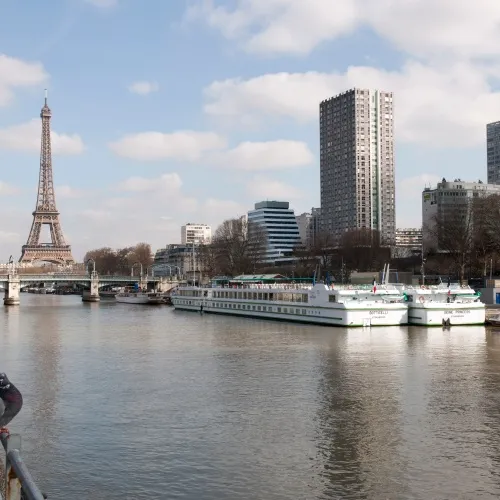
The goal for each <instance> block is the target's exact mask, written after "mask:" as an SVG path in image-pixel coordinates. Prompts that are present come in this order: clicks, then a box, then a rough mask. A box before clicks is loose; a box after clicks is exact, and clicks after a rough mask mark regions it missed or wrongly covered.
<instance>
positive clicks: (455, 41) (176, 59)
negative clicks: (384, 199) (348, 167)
mask: <svg viewBox="0 0 500 500" xmlns="http://www.w3.org/2000/svg"><path fill="white" fill-rule="evenodd" d="M0 21H1V23H0V202H1V204H2V209H3V210H2V211H3V217H2V218H1V220H0V262H4V261H7V260H8V258H9V255H11V254H12V255H14V256H15V257H16V256H19V255H20V251H21V245H23V244H24V243H25V242H26V240H27V238H28V233H29V230H30V227H31V222H32V214H31V212H32V211H33V209H34V207H35V202H36V190H37V183H38V170H39V149H40V132H41V123H40V118H39V113H40V108H41V107H42V105H43V99H44V89H45V88H47V89H48V96H49V97H48V102H49V106H50V108H51V110H52V115H53V117H52V150H53V169H54V183H55V189H56V200H57V206H58V209H59V211H60V212H61V216H60V217H61V223H62V228H63V231H64V233H65V237H66V240H67V242H68V243H69V244H71V245H72V249H73V254H74V257H75V258H76V259H77V260H81V259H82V258H83V256H84V254H85V252H86V251H87V250H90V249H92V248H96V247H101V246H109V247H112V248H117V247H123V246H128V245H133V244H135V243H137V242H140V241H146V242H149V243H150V244H151V245H152V247H153V250H155V249H157V248H161V247H164V246H165V245H166V244H170V243H178V242H180V226H181V225H182V224H185V223H187V222H194V223H206V224H210V225H212V226H213V227H214V228H215V227H216V226H217V225H218V224H220V223H221V222H222V221H223V220H224V219H226V218H231V217H235V216H238V215H242V214H244V213H246V212H247V211H248V210H249V209H252V208H253V205H254V203H255V202H258V201H261V200H265V199H278V200H286V201H290V204H291V207H292V208H294V209H295V212H296V213H297V214H300V213H302V212H305V211H310V209H311V207H317V206H319V198H320V188H319V117H318V114H319V102H320V101H321V100H323V99H326V98H329V97H332V96H334V95H336V94H338V93H340V92H342V91H344V90H347V89H350V88H353V87H360V88H378V89H380V90H386V91H392V92H394V103H395V114H394V119H395V137H396V219H397V226H398V227H417V226H420V225H421V191H422V189H423V188H424V187H426V186H429V185H435V183H436V182H437V181H438V180H440V179H441V178H442V177H447V178H461V179H463V180H472V181H474V180H478V179H481V180H483V181H486V137H485V135H486V123H488V122H492V121H497V120H500V87H499V81H500V2H498V1H496V0H476V2H474V3H472V2H456V1H452V0H440V1H439V2H436V1H435V0H412V1H406V2H403V1H401V0H307V1H305V0H168V1H167V0H50V2H49V1H45V2H40V0H24V1H23V2H11V1H8V0H0ZM44 241H49V238H48V234H47V235H45V237H44Z"/></svg>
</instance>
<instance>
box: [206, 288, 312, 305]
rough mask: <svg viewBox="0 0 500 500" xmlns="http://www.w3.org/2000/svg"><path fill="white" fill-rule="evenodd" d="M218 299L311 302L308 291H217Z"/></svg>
mask: <svg viewBox="0 0 500 500" xmlns="http://www.w3.org/2000/svg"><path fill="white" fill-rule="evenodd" d="M214 298H216V299H240V300H269V301H278V302H301V303H306V302H309V296H308V295H307V293H289V292H280V293H265V292H236V291H228V292H226V291H223V292H221V291H216V292H214Z"/></svg>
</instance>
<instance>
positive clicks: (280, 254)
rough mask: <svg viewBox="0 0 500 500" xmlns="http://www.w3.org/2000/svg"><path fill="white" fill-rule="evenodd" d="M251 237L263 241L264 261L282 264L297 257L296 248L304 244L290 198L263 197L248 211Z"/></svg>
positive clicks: (262, 255) (262, 261)
mask: <svg viewBox="0 0 500 500" xmlns="http://www.w3.org/2000/svg"><path fill="white" fill-rule="evenodd" d="M248 237H249V241H250V242H252V243H253V244H254V245H259V246H261V247H262V248H261V249H260V255H261V257H260V259H259V260H260V262H261V263H267V264H280V263H285V262H290V261H291V260H293V257H292V253H293V250H294V249H295V248H296V247H297V246H299V245H300V244H301V240H300V233H299V227H298V225H297V220H296V219H295V213H294V211H293V210H292V209H291V208H290V204H289V203H288V201H261V202H260V203H256V204H255V209H254V210H250V211H249V212H248Z"/></svg>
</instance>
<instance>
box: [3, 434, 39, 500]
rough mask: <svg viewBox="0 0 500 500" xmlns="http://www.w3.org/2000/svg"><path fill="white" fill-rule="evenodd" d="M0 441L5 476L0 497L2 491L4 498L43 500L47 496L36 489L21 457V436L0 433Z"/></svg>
mask: <svg viewBox="0 0 500 500" xmlns="http://www.w3.org/2000/svg"><path fill="white" fill-rule="evenodd" d="M0 442H1V443H2V446H3V447H4V449H5V471H4V473H5V476H4V478H3V484H2V485H1V487H0V499H2V498H3V497H2V495H3V494H4V493H5V500H44V498H47V497H46V496H45V495H44V494H43V493H42V492H41V491H40V490H39V489H38V486H37V485H36V484H35V481H34V480H33V477H32V476H31V474H30V471H29V470H28V467H27V466H26V464H25V463H24V460H23V458H22V457H21V452H20V450H21V436H19V435H18V434H10V435H9V434H6V433H1V434H0ZM0 477H1V476H0ZM2 490H3V492H2Z"/></svg>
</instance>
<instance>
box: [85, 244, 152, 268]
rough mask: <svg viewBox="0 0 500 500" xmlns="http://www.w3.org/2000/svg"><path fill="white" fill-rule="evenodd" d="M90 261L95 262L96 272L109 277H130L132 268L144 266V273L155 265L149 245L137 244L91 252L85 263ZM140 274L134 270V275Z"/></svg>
mask: <svg viewBox="0 0 500 500" xmlns="http://www.w3.org/2000/svg"><path fill="white" fill-rule="evenodd" d="M89 260H93V261H94V262H95V267H96V271H97V272H98V273H99V274H107V275H123V276H125V275H128V274H130V272H131V269H132V266H134V265H135V264H142V267H143V271H144V272H146V269H147V268H148V267H149V266H151V265H152V264H153V255H152V253H151V245H150V244H149V243H137V245H135V246H132V247H125V248H119V249H113V248H110V247H102V248H96V249H94V250H89V251H88V252H87V253H86V254H85V257H84V259H83V261H84V262H85V263H87V262H88V261H89ZM137 267H139V266H137ZM137 273H139V270H138V269H134V274H137Z"/></svg>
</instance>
